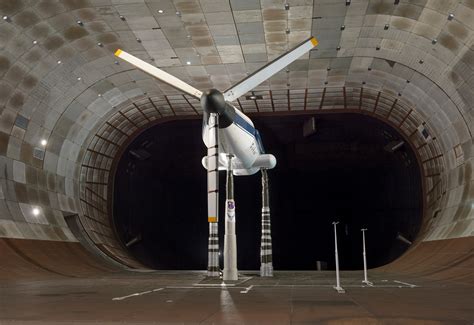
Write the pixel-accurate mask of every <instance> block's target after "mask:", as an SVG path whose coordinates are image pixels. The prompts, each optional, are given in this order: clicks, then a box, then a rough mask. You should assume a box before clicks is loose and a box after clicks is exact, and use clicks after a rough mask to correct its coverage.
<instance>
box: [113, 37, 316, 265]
mask: <svg viewBox="0 0 474 325" xmlns="http://www.w3.org/2000/svg"><path fill="white" fill-rule="evenodd" d="M316 45H318V41H317V40H316V38H314V37H311V38H309V39H307V40H305V41H304V42H302V43H300V44H299V45H297V46H296V47H295V48H293V49H292V50H290V51H288V52H286V53H284V54H283V55H281V56H279V57H277V58H276V59H274V60H273V61H271V62H269V63H268V64H266V65H265V66H263V67H262V68H260V69H259V70H257V71H256V72H254V73H253V74H251V75H249V76H247V77H246V78H244V79H243V80H241V81H240V82H238V83H237V84H236V85H234V86H232V87H231V88H229V89H228V90H226V91H224V92H223V93H222V92H221V91H219V90H217V89H211V90H209V91H207V92H202V91H200V90H198V89H196V88H194V87H193V86H191V85H189V84H187V83H185V82H184V81H182V80H180V79H178V78H176V77H174V76H172V75H171V74H169V73H167V72H165V71H163V70H161V69H159V68H157V67H155V66H153V65H151V64H149V63H147V62H145V61H143V60H141V59H139V58H137V57H135V56H133V55H131V54H129V53H127V52H125V51H122V50H120V49H119V50H117V51H116V52H115V55H116V56H117V57H119V58H121V59H123V60H125V61H127V62H128V63H130V64H132V65H134V66H135V67H137V68H138V69H140V70H142V71H144V72H146V73H148V74H150V75H151V76H153V77H155V78H157V79H158V80H160V81H162V82H164V83H166V84H168V85H170V86H172V87H174V88H176V89H178V90H180V91H182V92H183V93H185V94H187V95H189V96H192V97H194V98H197V99H199V100H200V101H201V106H202V109H203V111H204V113H203V129H202V138H203V141H204V143H205V144H206V146H207V157H204V158H203V159H202V164H203V166H204V167H205V168H206V169H207V189H208V200H207V203H208V221H209V223H216V222H217V219H218V218H217V216H218V201H219V191H218V183H219V174H218V171H219V170H225V169H228V168H229V159H230V160H231V163H230V169H231V170H232V173H233V174H234V175H252V174H255V173H256V172H258V171H259V170H260V169H271V168H273V167H275V165H276V158H275V157H274V156H273V155H271V154H265V151H264V148H263V144H262V141H261V138H260V135H259V133H258V131H257V130H256V129H255V127H254V125H253V123H252V121H251V120H250V118H248V117H247V116H246V115H245V114H244V113H243V112H241V111H240V110H238V109H237V108H236V107H235V106H233V105H232V102H233V101H234V100H236V99H237V98H239V97H240V96H242V95H244V94H246V93H247V92H249V91H251V90H252V89H254V88H255V87H257V86H258V85H259V84H261V83H262V82H264V81H265V80H267V79H269V78H270V77H271V76H273V75H274V74H276V73H277V72H279V71H280V70H282V69H284V68H285V67H286V66H288V65H289V64H290V63H292V62H293V61H295V60H296V59H298V58H299V57H300V56H302V55H303V54H305V53H307V52H308V51H310V50H311V49H312V48H314V47H315V46H316ZM228 157H231V158H228ZM215 231H216V234H217V228H216V229H215ZM210 232H212V227H211V230H210ZM213 240H214V239H213ZM209 241H210V243H211V236H210V239H209ZM210 247H211V245H210ZM216 254H217V253H216ZM216 254H215V256H214V257H212V258H213V259H214V260H215V259H216V256H217V255H216ZM210 256H211V255H210ZM210 259H211V257H210ZM215 263H216V262H215V261H214V264H215ZM217 263H218V262H217Z"/></svg>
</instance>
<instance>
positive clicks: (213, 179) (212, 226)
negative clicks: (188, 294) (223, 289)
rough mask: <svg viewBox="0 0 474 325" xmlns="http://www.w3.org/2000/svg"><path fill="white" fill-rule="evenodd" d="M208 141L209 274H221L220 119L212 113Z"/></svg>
mask: <svg viewBox="0 0 474 325" xmlns="http://www.w3.org/2000/svg"><path fill="white" fill-rule="evenodd" d="M208 127H209V129H208V137H209V138H208V143H207V146H208V147H207V216H208V217H207V221H208V222H209V241H208V246H207V249H208V262H207V275H208V276H219V271H220V270H219V235H218V225H219V224H218V222H219V168H218V164H219V162H218V154H219V139H218V127H219V120H218V117H217V114H210V115H209V120H208Z"/></svg>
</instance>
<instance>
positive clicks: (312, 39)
mask: <svg viewBox="0 0 474 325" xmlns="http://www.w3.org/2000/svg"><path fill="white" fill-rule="evenodd" d="M311 44H313V46H316V45H318V40H317V39H316V38H315V37H313V38H311Z"/></svg>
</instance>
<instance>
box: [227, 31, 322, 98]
mask: <svg viewBox="0 0 474 325" xmlns="http://www.w3.org/2000/svg"><path fill="white" fill-rule="evenodd" d="M316 45H318V41H317V40H316V38H314V37H311V38H309V39H307V40H306V41H304V42H303V43H301V44H300V45H298V46H296V47H295V48H294V49H292V50H291V51H289V52H286V53H284V54H283V55H281V56H279V57H278V58H276V59H275V60H273V61H271V62H269V63H268V64H267V65H265V66H263V67H262V68H260V69H259V70H257V71H255V72H254V73H253V74H251V75H250V76H248V77H246V78H245V79H243V80H241V81H239V82H238V83H237V84H236V85H234V86H232V87H231V88H229V89H227V90H226V91H225V92H224V98H225V100H226V101H228V102H232V101H234V100H236V99H237V98H239V97H240V96H242V95H244V94H246V93H247V92H248V91H250V90H252V89H254V88H255V87H257V86H258V85H260V84H261V83H262V82H264V81H265V80H267V79H269V78H270V77H271V76H273V75H274V74H275V73H277V72H278V71H280V70H282V69H284V68H285V67H286V66H288V65H289V64H290V63H292V62H293V61H295V60H296V59H298V58H299V57H300V56H302V55H303V54H305V53H306V52H308V51H309V50H311V49H312V48H313V47H315V46H316Z"/></svg>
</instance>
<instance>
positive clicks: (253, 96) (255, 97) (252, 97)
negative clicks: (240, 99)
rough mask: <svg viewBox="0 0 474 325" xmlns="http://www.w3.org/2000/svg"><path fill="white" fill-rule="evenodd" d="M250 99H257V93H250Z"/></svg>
mask: <svg viewBox="0 0 474 325" xmlns="http://www.w3.org/2000/svg"><path fill="white" fill-rule="evenodd" d="M249 99H251V100H256V99H257V96H255V95H250V96H249Z"/></svg>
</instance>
